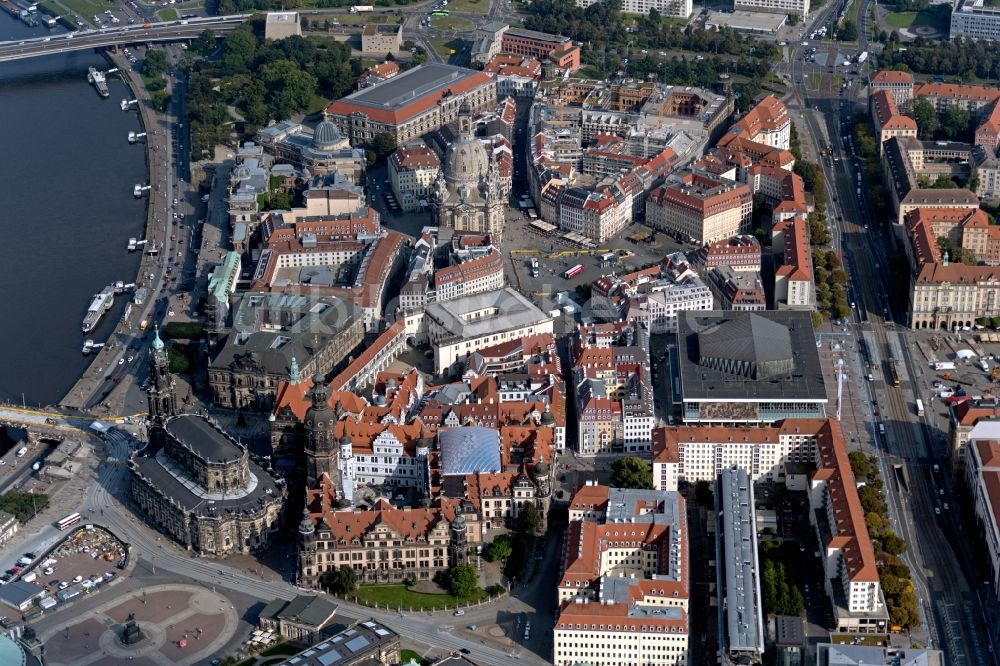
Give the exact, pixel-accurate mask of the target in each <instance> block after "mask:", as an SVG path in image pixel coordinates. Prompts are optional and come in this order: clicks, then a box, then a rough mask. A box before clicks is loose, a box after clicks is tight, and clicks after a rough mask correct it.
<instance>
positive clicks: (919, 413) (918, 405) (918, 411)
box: [917, 398, 924, 416]
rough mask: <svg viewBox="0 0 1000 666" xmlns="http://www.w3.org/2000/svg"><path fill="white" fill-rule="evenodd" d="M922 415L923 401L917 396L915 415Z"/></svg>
mask: <svg viewBox="0 0 1000 666" xmlns="http://www.w3.org/2000/svg"><path fill="white" fill-rule="evenodd" d="M923 415H924V401H923V400H921V399H920V398H917V416H923Z"/></svg>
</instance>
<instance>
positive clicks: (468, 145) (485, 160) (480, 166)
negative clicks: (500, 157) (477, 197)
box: [444, 137, 489, 184]
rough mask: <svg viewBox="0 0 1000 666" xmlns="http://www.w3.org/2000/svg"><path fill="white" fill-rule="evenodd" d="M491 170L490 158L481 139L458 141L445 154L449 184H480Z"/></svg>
mask: <svg viewBox="0 0 1000 666" xmlns="http://www.w3.org/2000/svg"><path fill="white" fill-rule="evenodd" d="M488 168H489V156H488V155H487V154H486V148H484V147H483V144H482V143H480V141H479V139H476V138H475V137H471V138H470V139H468V140H466V139H458V140H456V141H455V142H454V143H452V144H451V145H450V146H448V152H447V153H446V154H445V167H444V179H445V181H446V182H448V183H455V184H458V183H478V182H479V179H480V177H482V176H485V175H486V171H487V169H488Z"/></svg>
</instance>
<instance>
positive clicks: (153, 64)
mask: <svg viewBox="0 0 1000 666" xmlns="http://www.w3.org/2000/svg"><path fill="white" fill-rule="evenodd" d="M168 66H169V65H168V64H167V54H166V53H164V52H163V51H161V50H159V49H147V50H146V59H145V60H144V61H143V62H142V75H143V76H147V77H149V78H155V77H157V76H163V73H164V72H166V71H167V68H168Z"/></svg>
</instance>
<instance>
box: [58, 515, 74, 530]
mask: <svg viewBox="0 0 1000 666" xmlns="http://www.w3.org/2000/svg"><path fill="white" fill-rule="evenodd" d="M79 522H80V514H78V513H71V514H69V515H68V516H66V517H65V518H63V519H62V520H60V521H59V522H58V523H56V527H58V528H59V529H60V530H68V529H69V528H71V527H73V526H74V525H76V524H77V523H79Z"/></svg>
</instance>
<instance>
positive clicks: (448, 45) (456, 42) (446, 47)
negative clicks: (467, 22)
mask: <svg viewBox="0 0 1000 666" xmlns="http://www.w3.org/2000/svg"><path fill="white" fill-rule="evenodd" d="M429 41H430V43H431V45H432V46H433V47H434V50H435V51H437V54H438V55H439V56H441V57H442V58H448V56H452V55H455V53H458V52H459V51H461V50H462V48H464V47H465V42H463V41H462V40H461V39H458V38H454V37H431V38H430V40H429ZM452 51H454V53H452Z"/></svg>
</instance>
